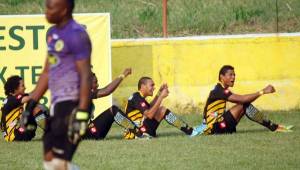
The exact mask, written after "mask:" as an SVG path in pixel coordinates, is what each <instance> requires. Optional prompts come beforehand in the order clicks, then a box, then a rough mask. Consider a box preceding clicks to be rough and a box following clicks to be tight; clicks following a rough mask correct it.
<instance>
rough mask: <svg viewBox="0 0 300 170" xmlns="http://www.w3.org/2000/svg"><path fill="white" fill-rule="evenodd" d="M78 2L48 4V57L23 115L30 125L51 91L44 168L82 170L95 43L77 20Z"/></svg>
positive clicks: (54, 0)
mask: <svg viewBox="0 0 300 170" xmlns="http://www.w3.org/2000/svg"><path fill="white" fill-rule="evenodd" d="M73 8H74V0H46V12H45V14H46V19H47V21H48V22H49V23H51V24H54V25H53V26H52V27H51V28H50V29H49V30H48V32H47V37H46V38H47V47H48V56H47V58H46V62H45V65H44V70H43V72H42V74H41V76H40V78H39V80H38V83H37V86H36V87H35V89H34V91H33V92H32V94H31V95H30V97H31V100H30V101H29V102H28V104H27V106H26V108H25V112H24V113H23V115H22V121H21V122H23V123H22V124H23V126H24V127H25V128H26V127H27V126H28V125H29V123H28V122H27V121H26V120H27V119H26V116H27V115H28V113H31V112H32V110H33V108H34V107H35V105H36V103H37V102H38V100H39V99H40V98H41V97H42V96H43V95H44V93H45V92H46V90H47V89H48V88H49V90H50V92H51V107H50V118H49V120H48V121H47V123H46V129H45V134H44V136H43V144H44V168H45V169H46V170H48V169H78V167H77V166H76V165H74V164H72V163H71V160H72V157H73V155H74V153H75V150H76V148H77V146H78V143H79V141H80V139H81V136H82V135H84V133H85V131H86V127H87V120H88V119H89V112H90V111H89V108H90V100H91V99H90V91H91V90H90V89H91V68H90V65H91V64H90V60H91V59H90V57H91V42H90V38H89V36H88V34H87V32H86V31H85V29H84V28H83V27H82V26H81V25H80V24H78V23H77V22H76V21H74V20H73V17H72V12H73Z"/></svg>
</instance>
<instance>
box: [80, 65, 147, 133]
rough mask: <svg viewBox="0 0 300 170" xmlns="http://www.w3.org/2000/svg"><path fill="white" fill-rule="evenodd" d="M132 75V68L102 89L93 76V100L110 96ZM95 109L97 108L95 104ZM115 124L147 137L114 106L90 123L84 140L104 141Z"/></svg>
mask: <svg viewBox="0 0 300 170" xmlns="http://www.w3.org/2000/svg"><path fill="white" fill-rule="evenodd" d="M130 74H131V68H127V69H125V70H124V72H123V74H121V75H120V76H119V77H117V78H116V79H115V80H113V81H112V82H111V83H110V84H108V85H107V86H106V87H104V88H101V89H98V86H99V85H98V79H97V77H96V75H95V74H93V79H92V81H93V82H92V99H97V98H101V97H105V96H108V95H110V94H111V93H113V92H114V90H115V89H116V88H117V87H118V86H119V85H120V83H121V82H122V80H123V79H124V78H125V77H127V76H128V75H130ZM93 107H95V106H94V104H93ZM92 110H94V108H93V109H92ZM92 113H93V111H92ZM92 116H93V115H92ZM114 122H116V123H117V124H118V125H119V126H121V127H123V128H124V129H126V130H127V131H130V132H131V133H133V134H135V136H136V137H139V138H142V137H145V136H143V135H144V134H142V133H141V132H140V131H139V128H138V127H137V126H136V125H135V124H134V123H133V122H132V121H131V120H129V119H128V118H127V117H126V115H125V114H124V113H123V112H122V111H121V110H120V109H119V108H118V107H117V106H112V107H110V108H108V109H107V110H105V111H104V112H103V113H101V114H100V115H99V116H98V117H96V118H95V119H93V120H91V121H90V123H89V126H88V129H87V132H86V134H85V136H84V137H83V138H84V139H104V138H105V136H106V135H107V133H108V132H109V130H110V128H111V126H112V124H113V123H114Z"/></svg>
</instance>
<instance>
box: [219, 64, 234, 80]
mask: <svg viewBox="0 0 300 170" xmlns="http://www.w3.org/2000/svg"><path fill="white" fill-rule="evenodd" d="M228 70H234V67H232V66H231V65H224V66H223V67H222V68H221V69H220V71H219V81H220V80H221V74H222V75H223V76H224V75H225V74H226V72H227V71H228Z"/></svg>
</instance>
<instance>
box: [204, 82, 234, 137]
mask: <svg viewBox="0 0 300 170" xmlns="http://www.w3.org/2000/svg"><path fill="white" fill-rule="evenodd" d="M230 95H232V93H231V92H230V90H229V89H227V88H224V87H223V86H222V84H220V83H218V84H217V85H216V86H215V87H214V89H213V90H212V91H210V93H209V96H208V99H207V101H206V105H205V107H204V112H203V119H204V121H205V122H206V124H207V129H206V130H205V134H210V133H211V129H212V127H213V124H214V123H215V122H220V121H222V120H223V117H222V115H223V114H224V113H225V109H226V101H227V100H228V97H229V96H230Z"/></svg>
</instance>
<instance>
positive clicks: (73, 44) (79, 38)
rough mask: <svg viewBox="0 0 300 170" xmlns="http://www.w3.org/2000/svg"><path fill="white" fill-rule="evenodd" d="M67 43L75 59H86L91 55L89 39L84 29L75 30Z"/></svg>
mask: <svg viewBox="0 0 300 170" xmlns="http://www.w3.org/2000/svg"><path fill="white" fill-rule="evenodd" d="M69 43H70V48H71V51H72V53H73V56H74V57H75V59H76V60H81V59H87V58H89V57H90V56H91V52H92V46H91V41H90V38H89V36H88V34H87V33H86V32H85V31H79V30H78V31H75V33H74V34H73V36H72V38H70V42H69Z"/></svg>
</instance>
